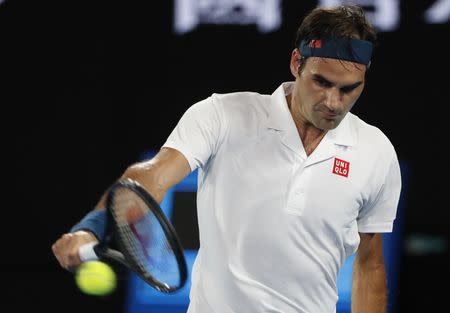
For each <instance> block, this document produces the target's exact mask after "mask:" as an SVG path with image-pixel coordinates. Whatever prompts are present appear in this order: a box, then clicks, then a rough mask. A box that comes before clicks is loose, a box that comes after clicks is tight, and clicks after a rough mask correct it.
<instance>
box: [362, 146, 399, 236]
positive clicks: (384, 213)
mask: <svg viewBox="0 0 450 313" xmlns="http://www.w3.org/2000/svg"><path fill="white" fill-rule="evenodd" d="M400 192H401V172H400V165H399V162H398V159H397V156H396V154H395V152H394V154H393V156H392V158H391V161H390V164H389V165H388V166H387V172H386V174H385V176H384V180H383V181H382V182H381V187H380V189H379V191H378V194H377V195H376V196H375V197H374V200H373V201H372V202H369V203H367V205H365V206H364V207H363V208H362V209H361V211H360V213H359V216H358V220H357V222H358V231H359V232H361V233H384V232H392V229H393V225H394V220H395V218H396V215H397V207H398V202H399V199H400Z"/></svg>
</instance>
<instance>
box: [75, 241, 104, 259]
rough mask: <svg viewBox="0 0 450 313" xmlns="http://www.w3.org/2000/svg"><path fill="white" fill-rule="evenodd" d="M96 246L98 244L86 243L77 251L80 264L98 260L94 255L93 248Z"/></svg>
mask: <svg viewBox="0 0 450 313" xmlns="http://www.w3.org/2000/svg"><path fill="white" fill-rule="evenodd" d="M97 244H98V242H96V241H93V242H89V243H86V244H84V245H82V246H81V247H80V249H79V250H78V255H79V256H80V260H81V262H86V261H92V260H98V259H99V257H98V255H97V254H96V253H95V250H94V247H95V246H96V245H97Z"/></svg>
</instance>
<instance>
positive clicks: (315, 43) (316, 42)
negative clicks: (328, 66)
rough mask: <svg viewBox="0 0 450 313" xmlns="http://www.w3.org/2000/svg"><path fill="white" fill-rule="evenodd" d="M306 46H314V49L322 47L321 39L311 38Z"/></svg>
mask: <svg viewBox="0 0 450 313" xmlns="http://www.w3.org/2000/svg"><path fill="white" fill-rule="evenodd" d="M308 47H310V48H315V49H320V48H322V40H320V39H313V40H311V41H310V42H309V44H308Z"/></svg>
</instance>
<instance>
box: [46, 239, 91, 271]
mask: <svg viewBox="0 0 450 313" xmlns="http://www.w3.org/2000/svg"><path fill="white" fill-rule="evenodd" d="M93 241H95V242H98V240H97V238H96V237H95V236H94V234H92V233H91V232H88V231H77V232H75V233H68V234H64V235H62V236H61V238H59V239H58V240H57V241H56V242H55V243H54V244H53V245H52V251H53V254H54V255H55V257H56V259H57V260H58V262H59V264H60V265H61V266H62V267H63V268H65V269H66V270H68V271H74V270H75V269H76V268H77V267H78V266H79V265H80V264H81V260H80V255H79V254H78V251H79V249H80V246H82V245H84V244H86V243H89V242H93Z"/></svg>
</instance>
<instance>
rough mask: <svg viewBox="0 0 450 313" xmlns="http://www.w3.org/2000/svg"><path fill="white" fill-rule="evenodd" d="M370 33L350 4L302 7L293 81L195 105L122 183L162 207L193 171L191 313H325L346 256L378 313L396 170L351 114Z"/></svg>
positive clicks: (369, 308)
mask: <svg viewBox="0 0 450 313" xmlns="http://www.w3.org/2000/svg"><path fill="white" fill-rule="evenodd" d="M376 37H377V36H376V32H375V30H374V28H373V27H372V26H371V25H370V24H369V22H368V20H367V19H366V17H365V15H364V13H363V10H362V9H361V8H360V7H357V6H351V5H348V6H339V7H335V8H316V9H314V10H312V11H311V12H310V13H309V14H308V15H307V16H306V17H305V18H304V19H303V21H302V23H301V25H300V27H299V29H298V30H297V37H296V41H295V46H294V48H293V51H292V53H291V59H290V71H291V73H292V75H293V77H294V80H293V81H291V82H283V83H281V84H280V85H279V87H278V88H277V89H276V90H275V91H274V92H273V93H272V94H268V95H263V94H258V93H254V92H236V93H229V94H212V95H211V96H210V97H208V98H206V99H204V100H202V101H200V102H198V103H195V104H194V105H192V106H191V107H190V108H189V109H188V110H187V111H186V112H185V114H184V115H183V117H182V118H181V119H180V121H179V123H178V124H177V126H176V127H175V129H174V130H173V132H172V133H171V134H170V136H169V137H168V139H167V141H166V142H165V144H164V145H163V147H162V148H161V150H160V151H159V153H158V154H157V155H156V157H155V158H153V159H152V160H149V161H145V162H142V163H137V164H133V165H131V166H130V167H129V168H128V169H127V170H126V171H125V172H124V173H123V177H129V178H132V179H136V180H137V181H139V182H140V183H141V184H143V185H144V186H145V187H146V188H147V189H148V190H149V191H150V192H151V193H152V194H153V195H154V196H155V197H156V199H157V200H158V201H161V200H162V199H163V197H164V194H165V192H166V191H167V190H168V189H169V188H170V187H172V186H173V185H174V184H176V183H177V182H179V181H180V180H181V179H183V178H184V177H185V176H186V175H187V174H189V173H190V172H191V171H193V170H195V169H197V168H199V176H198V198H197V209H198V221H199V232H200V249H199V252H198V256H197V259H196V260H195V263H194V267H193V273H192V286H191V291H190V305H189V310H188V312H190V313H212V312H216V313H218V312H221V313H222V312H227V313H238V312H239V313H240V312H246V313H256V312H258V313H260V312H272V313H274V312H280V313H281V312H282V313H293V312H296V313H299V312H301V313H306V312H308V313H327V312H329V313H332V312H335V310H336V303H337V300H338V292H337V289H336V279H337V276H338V272H339V270H340V268H341V266H342V265H343V264H344V262H345V260H346V259H347V258H348V257H349V256H350V255H352V254H353V253H354V252H356V256H355V260H354V271H353V276H352V278H353V287H352V288H353V291H352V312H368V313H375V312H386V306H387V305H386V302H387V283H386V275H385V268H384V262H383V254H382V239H381V238H382V237H381V234H382V233H385V232H391V231H392V229H393V223H394V221H395V217H396V211H397V205H398V200H399V195H400V190H401V177H400V168H399V163H398V159H397V155H396V151H395V149H394V147H393V145H392V144H391V142H390V140H389V139H388V138H387V137H386V136H385V135H384V133H383V132H382V131H381V130H380V129H378V128H377V127H374V126H371V125H369V124H367V123H366V122H364V121H363V120H361V119H360V118H358V117H357V116H356V115H354V114H353V113H351V112H350V110H351V108H352V107H353V105H354V104H355V103H356V101H357V100H358V98H359V97H360V95H361V93H362V92H363V89H364V86H365V82H366V76H367V72H368V70H369V67H370V64H371V59H372V51H373V47H374V44H375V41H376ZM102 207H104V202H103V200H101V201H100V202H99V205H98V208H97V210H94V211H92V212H90V213H88V214H87V215H86V216H85V218H84V219H83V220H82V221H81V222H80V223H78V224H77V225H75V226H74V228H73V229H72V231H71V232H70V233H69V234H65V235H63V236H62V238H60V239H59V240H58V241H57V242H56V243H55V244H54V246H53V251H54V254H55V255H56V257H57V259H58V261H59V262H60V264H61V265H62V266H63V267H65V268H70V267H73V266H77V265H78V264H79V258H78V257H77V248H78V247H79V245H80V244H81V243H83V242H86V241H90V240H95V237H99V236H102V233H101V227H99V225H101V224H102V221H103V220H104V217H102V214H104V210H103V209H101V208H102Z"/></svg>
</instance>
